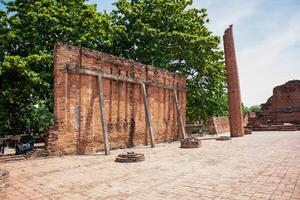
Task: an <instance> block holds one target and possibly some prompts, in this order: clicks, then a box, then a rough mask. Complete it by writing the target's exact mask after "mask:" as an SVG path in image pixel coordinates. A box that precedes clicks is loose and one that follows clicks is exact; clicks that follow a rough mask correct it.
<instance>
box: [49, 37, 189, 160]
mask: <svg viewBox="0 0 300 200" xmlns="http://www.w3.org/2000/svg"><path fill="white" fill-rule="evenodd" d="M54 115H55V125H54V126H53V127H51V128H50V129H49V130H48V132H47V139H46V151H47V153H48V154H49V155H63V154H89V153H95V152H99V151H102V150H105V153H106V154H109V149H110V148H111V149H116V148H126V147H133V146H135V145H147V144H151V146H152V147H153V146H154V145H155V143H159V142H170V141H174V140H178V139H180V138H185V130H184V126H185V121H186V120H185V116H186V78H185V76H183V75H178V74H175V73H171V72H168V71H166V70H163V69H159V68H156V67H153V66H150V65H144V64H141V63H137V62H133V61H129V60H125V59H120V58H118V57H116V56H112V55H109V54H106V53H102V52H98V51H94V50H90V49H87V48H81V47H75V46H71V45H67V44H63V43H58V44H56V47H55V51H54Z"/></svg>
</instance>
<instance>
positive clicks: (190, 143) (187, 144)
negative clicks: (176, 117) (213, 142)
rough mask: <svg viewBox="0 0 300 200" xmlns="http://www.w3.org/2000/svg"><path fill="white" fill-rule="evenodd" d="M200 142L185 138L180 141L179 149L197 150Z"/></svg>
mask: <svg viewBox="0 0 300 200" xmlns="http://www.w3.org/2000/svg"><path fill="white" fill-rule="evenodd" d="M200 146H201V141H200V140H198V139H196V138H186V139H183V140H181V146H180V147H181V148H199V147H200Z"/></svg>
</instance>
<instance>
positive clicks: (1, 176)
mask: <svg viewBox="0 0 300 200" xmlns="http://www.w3.org/2000/svg"><path fill="white" fill-rule="evenodd" d="M8 177H9V172H8V171H6V170H1V169H0V192H2V191H4V190H5V189H6V188H7V187H8V186H9V184H8Z"/></svg>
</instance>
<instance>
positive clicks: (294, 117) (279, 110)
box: [249, 80, 300, 127]
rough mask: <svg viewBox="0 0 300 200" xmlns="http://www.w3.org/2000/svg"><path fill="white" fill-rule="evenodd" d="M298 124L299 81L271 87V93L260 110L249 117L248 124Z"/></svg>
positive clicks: (299, 105)
mask: <svg viewBox="0 0 300 200" xmlns="http://www.w3.org/2000/svg"><path fill="white" fill-rule="evenodd" d="M284 123H291V124H295V125H296V124H298V125H300V81H297V80H294V81H289V82H287V83H285V84H283V85H279V86H276V87H275V88H274V89H273V95H272V96H271V97H270V98H269V99H268V101H267V102H266V103H264V104H262V108H261V112H259V113H258V114H257V116H256V117H253V118H250V120H249V126H252V127H258V126H264V125H283V124H284Z"/></svg>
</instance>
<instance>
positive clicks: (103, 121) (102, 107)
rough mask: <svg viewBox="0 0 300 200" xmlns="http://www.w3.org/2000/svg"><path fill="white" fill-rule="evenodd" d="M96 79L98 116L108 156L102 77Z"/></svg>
mask: <svg viewBox="0 0 300 200" xmlns="http://www.w3.org/2000/svg"><path fill="white" fill-rule="evenodd" d="M97 79H98V87H99V106H100V115H101V124H102V133H103V141H104V149H105V155H109V135H108V128H107V123H106V114H105V107H104V96H103V80H102V76H101V75H98V76H97Z"/></svg>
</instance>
